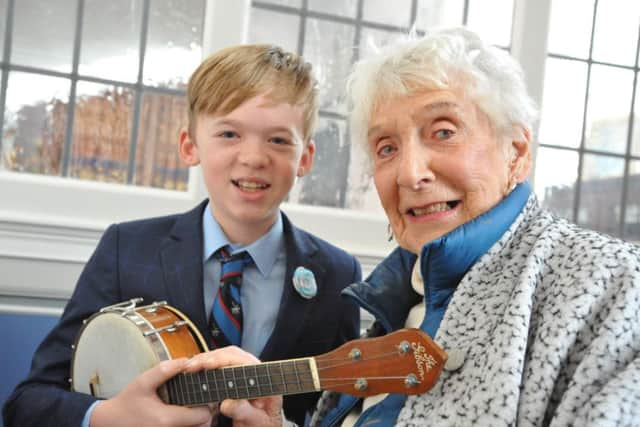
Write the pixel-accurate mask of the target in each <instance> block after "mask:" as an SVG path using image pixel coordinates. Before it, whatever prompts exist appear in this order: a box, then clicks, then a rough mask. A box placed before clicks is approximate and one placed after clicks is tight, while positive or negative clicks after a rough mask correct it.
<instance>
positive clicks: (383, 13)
mask: <svg viewBox="0 0 640 427" xmlns="http://www.w3.org/2000/svg"><path fill="white" fill-rule="evenodd" d="M411 1H412V0H395V1H394V2H393V5H391V4H390V2H389V0H367V1H365V2H364V4H363V7H364V9H363V11H362V18H363V19H364V20H365V21H370V22H379V23H381V24H387V25H395V26H397V27H408V26H409V18H411Z"/></svg>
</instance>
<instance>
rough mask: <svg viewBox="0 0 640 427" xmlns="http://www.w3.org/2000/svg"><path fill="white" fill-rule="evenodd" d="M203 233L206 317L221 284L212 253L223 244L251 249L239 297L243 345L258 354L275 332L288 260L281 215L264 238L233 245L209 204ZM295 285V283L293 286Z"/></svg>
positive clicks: (238, 250)
mask: <svg viewBox="0 0 640 427" xmlns="http://www.w3.org/2000/svg"><path fill="white" fill-rule="evenodd" d="M202 229H203V230H202V231H203V233H204V239H203V241H204V248H203V259H202V262H203V271H204V309H205V312H206V313H207V320H208V319H209V316H211V306H212V305H213V300H214V298H215V295H216V293H217V292H218V287H219V285H220V269H221V266H220V261H218V260H217V259H215V257H214V256H213V254H214V253H215V252H216V251H217V250H218V249H220V248H223V247H224V246H227V245H228V246H230V247H231V253H232V254H235V253H237V252H241V251H247V252H249V255H251V258H252V259H253V264H251V265H248V266H247V267H245V269H244V272H243V273H242V286H241V287H240V297H241V299H242V314H243V328H242V348H243V349H244V350H246V351H248V352H249V353H251V354H253V355H255V356H256V357H258V356H259V355H260V353H261V352H262V349H263V348H264V346H265V344H266V343H267V340H268V339H269V337H270V336H271V332H273V328H274V327H275V324H276V317H277V315H278V310H279V308H280V300H281V298H282V291H283V290H284V275H285V270H286V267H287V260H286V255H285V250H284V233H283V228H282V217H281V216H280V215H278V219H277V221H276V222H275V224H273V226H272V227H271V228H270V229H269V231H267V232H266V233H265V234H264V235H263V236H262V237H260V238H259V239H258V240H256V241H255V242H253V243H251V244H249V245H247V246H241V245H233V244H231V243H229V240H228V239H227V236H225V234H224V232H223V231H222V229H221V228H220V225H219V224H218V222H217V221H216V220H215V218H214V217H213V214H212V213H211V206H210V204H209V203H208V204H207V207H206V208H205V210H204V213H203V216H202ZM292 286H293V285H292Z"/></svg>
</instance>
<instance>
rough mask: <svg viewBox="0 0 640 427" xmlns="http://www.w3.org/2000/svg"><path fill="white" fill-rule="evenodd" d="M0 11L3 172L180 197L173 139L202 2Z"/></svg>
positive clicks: (181, 176) (183, 181)
mask: <svg viewBox="0 0 640 427" xmlns="http://www.w3.org/2000/svg"><path fill="white" fill-rule="evenodd" d="M3 6H4V10H5V11H6V12H7V13H6V15H4V16H6V18H7V20H6V24H5V25H6V28H5V31H3V38H4V40H5V41H9V42H8V43H5V46H4V51H3V57H2V69H3V72H4V73H3V76H4V80H3V83H4V84H3V85H2V98H3V99H4V100H5V102H4V103H3V108H4V120H3V122H2V123H0V126H2V132H1V135H2V159H1V160H2V161H1V164H2V167H3V168H4V169H6V170H8V171H16V172H27V173H35V174H45V175H53V176H62V177H71V178H76V179H81V180H92V181H105V182H113V183H122V184H135V185H143V186H149V187H159V188H165V189H175V190H181V191H184V190H186V187H187V182H188V170H187V169H186V168H185V167H184V166H181V165H180V164H179V162H178V158H177V151H176V149H175V141H176V135H177V132H178V130H179V128H180V127H181V126H183V125H184V124H185V121H186V105H185V101H184V88H185V83H186V81H187V79H188V76H189V75H190V73H191V72H192V71H193V69H194V68H195V67H196V66H197V64H198V63H199V62H200V59H201V56H202V52H201V51H202V49H201V43H202V14H203V10H204V0H199V1H193V2H189V3H185V2H180V1H174V0H160V1H158V0H155V1H130V0H116V1H111V2H102V1H98V0H84V1H75V2H69V1H67V0H52V1H47V2H42V1H39V0H20V1H7V0H5V1H4V5H3ZM69 22H72V23H75V25H69Z"/></svg>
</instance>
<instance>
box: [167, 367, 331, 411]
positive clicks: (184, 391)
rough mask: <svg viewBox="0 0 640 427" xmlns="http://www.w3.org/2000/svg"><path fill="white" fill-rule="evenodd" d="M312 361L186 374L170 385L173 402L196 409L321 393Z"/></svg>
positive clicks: (173, 380) (169, 391) (170, 398)
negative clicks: (235, 401)
mask: <svg viewBox="0 0 640 427" xmlns="http://www.w3.org/2000/svg"><path fill="white" fill-rule="evenodd" d="M311 361H312V359H311V358H304V359H295V360H285V361H280V362H267V363H261V364H258V365H246V366H236V367H230V368H220V369H212V370H204V371H199V372H194V373H182V374H179V375H177V376H176V377H174V378H173V379H171V380H170V381H169V382H167V384H166V385H167V391H168V393H169V402H170V403H172V404H174V405H187V406H194V405H202V404H205V403H210V402H220V401H222V400H224V399H254V398H257V397H264V396H273V395H286V394H299V393H308V392H314V391H319V389H316V387H315V385H314V381H313V373H312V368H311Z"/></svg>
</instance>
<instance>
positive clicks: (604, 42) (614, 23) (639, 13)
mask: <svg viewBox="0 0 640 427" xmlns="http://www.w3.org/2000/svg"><path fill="white" fill-rule="evenodd" d="M639 24H640V2H638V1H637V0H623V1H600V2H598V9H597V11H596V27H595V34H594V39H593V54H592V56H593V59H595V60H596V61H603V62H612V63H615V64H625V65H634V64H635V60H636V45H637V43H638V26H639Z"/></svg>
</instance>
